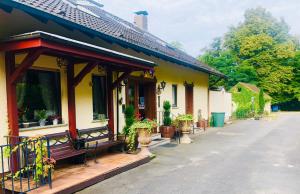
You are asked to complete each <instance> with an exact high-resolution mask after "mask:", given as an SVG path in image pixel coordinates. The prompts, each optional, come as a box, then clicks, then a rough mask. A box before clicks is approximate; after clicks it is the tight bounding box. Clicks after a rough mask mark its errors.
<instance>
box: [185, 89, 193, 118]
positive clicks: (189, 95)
mask: <svg viewBox="0 0 300 194" xmlns="http://www.w3.org/2000/svg"><path fill="white" fill-rule="evenodd" d="M185 112H186V114H194V87H193V85H188V84H187V85H186V86H185Z"/></svg>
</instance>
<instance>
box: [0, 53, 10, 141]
mask: <svg viewBox="0 0 300 194" xmlns="http://www.w3.org/2000/svg"><path fill="white" fill-rule="evenodd" d="M5 77H6V76H5V59H4V53H3V52H0V145H2V144H4V143H5V139H4V138H3V136H5V135H7V134H8V133H7V132H8V124H7V123H8V121H7V100H6V99H7V97H6V78H5Z"/></svg>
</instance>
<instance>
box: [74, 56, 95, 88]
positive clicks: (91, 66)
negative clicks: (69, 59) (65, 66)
mask: <svg viewBox="0 0 300 194" xmlns="http://www.w3.org/2000/svg"><path fill="white" fill-rule="evenodd" d="M97 65H98V62H91V63H88V64H87V65H86V66H85V67H84V68H83V69H82V70H81V71H80V73H79V74H78V75H77V76H76V77H75V78H74V81H73V84H74V87H76V86H77V85H78V84H79V83H80V82H81V81H82V79H83V78H84V77H85V76H86V75H87V74H88V73H90V72H91V71H92V70H93V69H94V68H95V67H96V66H97Z"/></svg>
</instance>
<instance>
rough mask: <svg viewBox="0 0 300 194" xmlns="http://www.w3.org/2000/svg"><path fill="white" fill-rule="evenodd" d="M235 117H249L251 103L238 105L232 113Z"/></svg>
mask: <svg viewBox="0 0 300 194" xmlns="http://www.w3.org/2000/svg"><path fill="white" fill-rule="evenodd" d="M233 115H234V116H235V118H237V119H245V118H249V117H251V104H250V105H245V106H239V107H238V108H237V109H236V111H235V112H234V114H233Z"/></svg>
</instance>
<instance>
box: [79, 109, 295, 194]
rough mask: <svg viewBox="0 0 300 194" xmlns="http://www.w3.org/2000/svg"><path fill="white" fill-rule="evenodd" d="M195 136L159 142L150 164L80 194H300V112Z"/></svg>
mask: <svg viewBox="0 0 300 194" xmlns="http://www.w3.org/2000/svg"><path fill="white" fill-rule="evenodd" d="M193 139H194V143H192V144H190V145H178V146H177V145H176V144H169V145H166V146H163V147H159V148H157V149H155V150H154V151H153V152H154V153H156V154H157V158H156V159H154V160H152V161H151V162H150V163H148V164H146V165H143V166H141V167H138V168H136V169H134V170H131V171H128V172H126V173H123V174H120V175H118V176H115V177H113V178H111V179H108V180H106V181H103V182H101V183H99V184H97V185H94V186H92V187H89V188H87V189H85V190H83V191H81V192H80V193H82V194H85V193H91V194H96V193H101V194H105V193H112V194H126V193H130V194H152V193H153V194H168V193H170V194H171V193H172V194H177V193H178V194H179V193H182V194H189V193H197V194H198V193H203V194H211V193H214V194H215V193H217V194H219V193H220V194H227V193H229V194H248V193H249V194H253V193H254V194H294V193H295V194H298V193H300V154H299V153H300V113H281V114H280V115H279V116H278V118H276V119H274V120H272V121H265V120H260V121H255V120H246V121H238V122H236V123H234V124H231V125H229V126H226V127H225V128H222V129H210V130H209V131H208V132H206V133H205V134H201V135H198V136H196V137H194V138H193Z"/></svg>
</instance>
